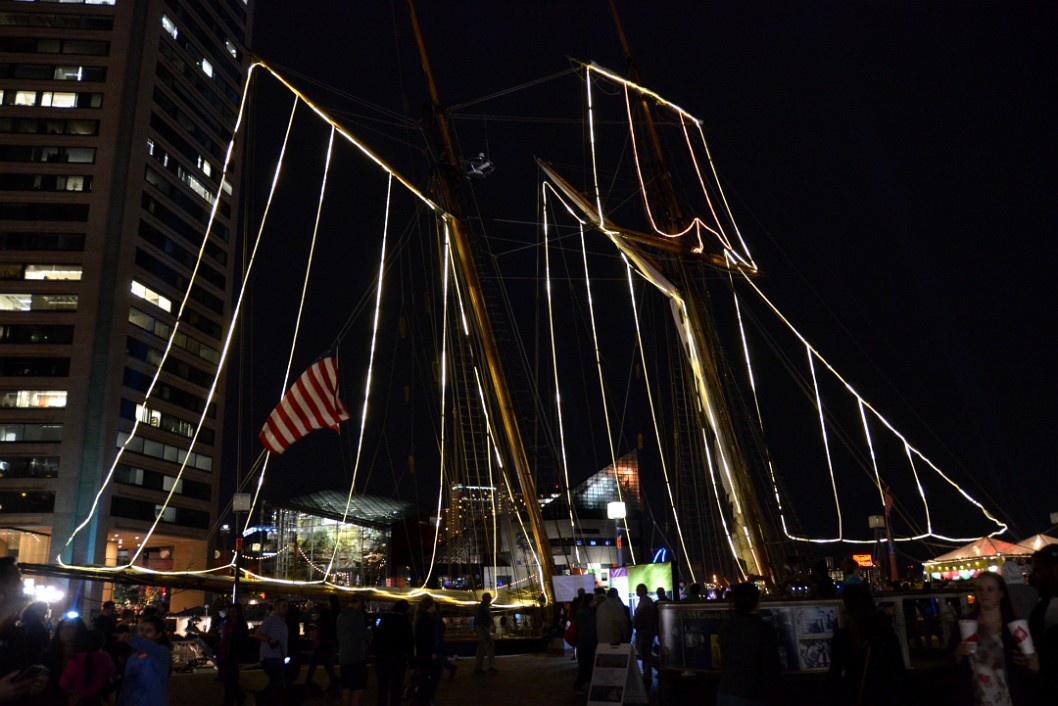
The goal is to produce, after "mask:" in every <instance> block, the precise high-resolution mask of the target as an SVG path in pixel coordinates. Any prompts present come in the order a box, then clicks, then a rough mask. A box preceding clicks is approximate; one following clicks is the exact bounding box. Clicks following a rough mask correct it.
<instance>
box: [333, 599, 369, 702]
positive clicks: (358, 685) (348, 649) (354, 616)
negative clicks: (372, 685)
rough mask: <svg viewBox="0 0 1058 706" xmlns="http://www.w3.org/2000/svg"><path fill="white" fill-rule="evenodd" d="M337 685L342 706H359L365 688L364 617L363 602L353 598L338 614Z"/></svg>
mask: <svg viewBox="0 0 1058 706" xmlns="http://www.w3.org/2000/svg"><path fill="white" fill-rule="evenodd" d="M336 628H337V634H338V669H339V671H340V674H339V686H340V687H341V690H342V706H360V698H361V697H362V696H363V695H364V690H365V689H367V616H366V615H365V614H364V600H363V598H361V597H360V596H356V595H354V596H353V597H352V599H350V601H349V605H348V606H347V607H346V608H345V610H343V611H342V612H341V613H339V614H338V624H337V626H336Z"/></svg>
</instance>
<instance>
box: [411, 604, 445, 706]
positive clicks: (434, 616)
mask: <svg viewBox="0 0 1058 706" xmlns="http://www.w3.org/2000/svg"><path fill="white" fill-rule="evenodd" d="M441 649H442V644H441V617H440V616H439V615H438V613H437V604H436V603H434V600H433V598H431V597H430V596H423V598H422V600H420V601H419V611H418V617H416V619H415V703H416V704H417V705H418V706H430V702H431V701H432V700H433V693H434V691H435V690H436V689H437V683H438V682H439V681H440V680H441Z"/></svg>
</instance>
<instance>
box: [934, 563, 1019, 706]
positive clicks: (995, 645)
mask: <svg viewBox="0 0 1058 706" xmlns="http://www.w3.org/2000/svg"><path fill="white" fill-rule="evenodd" d="M974 596H975V599H974V611H973V612H972V613H971V614H970V615H969V617H968V619H967V620H960V621H959V636H958V637H957V638H956V637H954V636H953V645H952V648H953V649H952V656H953V658H954V660H955V663H956V665H957V668H958V669H959V672H960V674H961V676H962V677H963V678H962V679H960V680H959V681H960V693H961V695H962V699H961V703H964V704H974V706H1019V705H1020V704H1022V703H1025V697H1026V694H1025V682H1026V680H1027V678H1028V676H1029V674H1030V673H1035V672H1036V671H1038V670H1039V668H1040V663H1039V659H1038V658H1037V657H1036V654H1035V653H1034V652H1032V644H1031V640H1029V641H1028V642H1022V641H1020V640H1017V641H1016V638H1015V635H1016V636H1017V637H1018V638H1021V637H1023V634H1024V630H1021V629H1019V628H1020V627H1021V625H1022V624H1023V622H1024V621H1018V620H1017V615H1016V614H1015V612H1014V606H1013V605H1012V604H1011V602H1010V595H1009V594H1008V592H1007V585H1006V582H1005V581H1004V580H1003V577H1002V576H1000V575H999V574H994V573H991V572H984V573H981V574H980V575H979V576H978V577H977V579H976V580H975V584H974ZM1012 624H1013V625H1012ZM954 640H958V641H957V642H954Z"/></svg>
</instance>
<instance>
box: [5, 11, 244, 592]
mask: <svg viewBox="0 0 1058 706" xmlns="http://www.w3.org/2000/svg"><path fill="white" fill-rule="evenodd" d="M252 11H253V7H252V3H250V2H249V0H215V1H214V2H206V1H205V0H164V1H162V0H158V1H157V2H139V1H134V0H81V1H77V0H62V1H61V2H54V1H51V2H45V1H43V0H40V1H37V2H6V1H0V162H2V164H0V476H2V477H0V527H15V526H17V527H24V528H27V529H29V530H32V531H33V532H36V533H39V534H33V535H17V534H15V533H13V532H10V531H6V532H0V555H2V554H17V555H19V556H20V557H21V558H22V559H23V560H24V561H42V560H43V559H44V558H49V559H52V560H53V559H54V557H55V556H56V555H57V554H59V553H60V551H61V552H63V557H64V560H66V561H68V562H71V563H77V564H93V563H94V564H103V563H108V564H114V563H115V562H117V561H120V557H121V556H125V555H127V552H128V551H129V550H130V549H132V548H134V547H135V546H136V545H137V543H138V538H139V537H140V536H142V535H143V534H144V530H146V529H147V528H148V527H149V526H150V525H151V523H152V522H153V521H154V520H155V518H156V517H157V516H158V515H159V514H161V515H162V517H161V523H160V526H159V529H158V532H157V533H156V534H155V536H154V537H153V539H152V541H151V543H150V545H149V546H148V547H147V549H146V551H145V552H144V553H143V554H142V555H141V557H140V563H143V564H145V565H150V566H157V567H172V568H180V569H185V568H186V569H193V568H202V567H204V566H205V562H206V558H207V557H206V535H207V533H208V531H209V528H210V526H211V525H212V523H213V521H214V519H215V515H216V505H217V494H218V476H219V473H220V469H221V467H222V458H221V454H220V445H221V439H222V437H223V426H222V420H223V418H224V402H223V394H222V393H223V379H222V380H221V383H220V385H221V386H220V388H219V390H218V391H219V393H220V394H218V395H217V396H216V397H215V398H214V399H215V402H214V403H212V404H211V405H209V407H208V409H207V413H206V418H205V423H204V425H203V428H202V431H201V433H200V435H199V437H198V441H197V443H196V444H195V447H194V449H193V450H192V451H191V453H190V454H189V453H188V448H189V445H190V440H191V439H190V437H191V436H192V435H193V434H194V430H195V427H196V425H197V422H198V418H199V416H200V415H201V414H202V412H203V409H204V408H206V403H205V398H206V396H207V394H208V390H209V387H210V385H211V383H212V380H213V377H214V374H215V371H216V366H217V364H218V361H219V356H220V349H221V343H222V338H221V336H222V334H223V332H224V331H225V330H226V329H227V327H228V323H229V320H230V316H231V309H232V304H231V299H232V297H231V293H232V289H233V286H234V284H235V282H234V280H235V274H236V272H235V264H236V262H235V261H236V259H237V258H236V257H235V243H236V239H237V237H238V228H237V223H236V221H235V215H236V204H237V201H238V180H239V176H240V175H239V170H238V168H237V166H238V164H239V162H238V155H236V156H235V158H234V159H233V162H232V164H233V165H235V166H234V167H233V168H231V169H230V173H229V177H228V180H229V183H233V184H235V186H234V187H232V186H226V187H224V188H222V186H221V180H220V177H221V171H222V168H223V164H224V161H225V153H226V150H227V147H228V143H229V140H230V137H231V132H232V129H233V127H234V124H235V119H236V114H237V112H238V110H239V102H240V97H241V94H242V86H243V81H244V77H245V70H246V67H247V65H248V51H247V46H248V44H249V41H250V37H249V28H250V25H251V20H252ZM218 194H219V203H215V202H216V201H217V199H218ZM214 211H215V217H214V221H213V225H212V228H211V236H210V238H209V240H208V242H207V243H206V244H205V246H204V248H202V251H201V255H200V247H201V246H202V237H203V233H205V231H206V228H207V223H208V222H209V221H210V218H211V213H213V212H214ZM200 257H201V262H199V258H200ZM196 264H197V265H198V268H197V269H198V271H197V275H196V279H195V285H194V287H192V289H191V292H190V298H189V300H188V302H187V306H186V309H185V311H184V314H183V318H182V322H181V324H180V328H179V333H180V334H182V335H178V336H177V337H176V338H175V339H174V343H173V347H172V349H171V351H170V353H169V358H168V360H167V362H166V363H165V366H164V372H163V374H162V375H161V376H160V378H159V379H158V381H157V384H156V386H155V389H154V393H153V394H152V396H151V399H150V402H149V403H148V404H147V405H146V406H145V405H144V404H143V401H144V397H145V392H146V391H147V389H148V386H149V385H150V384H151V382H152V378H153V377H154V374H155V371H156V366H157V365H158V363H159V361H160V360H161V356H162V354H163V351H164V349H165V347H166V343H167V341H168V339H169V335H170V332H171V331H172V329H173V327H174V324H175V322H176V315H177V313H178V311H179V309H180V306H181V301H182V299H183V297H184V293H185V291H186V290H187V287H188V283H189V280H190V278H191V276H192V272H193V270H194V269H195V267H196ZM137 418H139V419H140V420H141V422H142V424H141V425H140V428H139V430H138V432H137V437H138V438H135V439H134V440H133V443H132V445H130V446H129V448H128V449H127V451H126V453H125V455H124V457H123V458H122V459H121V462H120V464H118V465H117V467H116V468H115V469H114V476H113V482H112V483H111V484H110V485H109V487H108V489H107V491H106V492H105V493H104V495H103V496H102V497H100V498H99V501H100V502H99V505H98V509H97V511H96V512H94V513H93V512H91V509H92V507H93V501H94V499H95V495H96V492H97V490H98V489H99V488H100V487H101V486H102V484H103V480H104V479H105V478H106V476H107V474H108V473H109V471H110V466H111V464H112V462H113V460H114V458H115V453H116V448H117V446H118V445H119V444H121V443H122V442H123V441H124V440H125V439H126V438H127V435H128V433H129V431H130V430H131V428H132V426H133V423H134V421H135V420H136V419H137ZM185 459H187V460H188V463H187V469H186V471H185V474H184V478H183V479H182V480H181V481H179V482H177V481H176V480H175V475H176V473H177V472H178V470H179V468H180V465H181V462H182V461H184V460H185ZM174 487H175V493H174V496H173V500H172V501H171V503H170V504H169V507H168V508H166V509H165V510H164V511H163V509H162V504H163V502H164V499H165V497H166V495H167V494H168V493H169V491H170V490H173V489H174ZM89 516H91V519H90V520H89V522H88V523H87V524H86V525H85V527H84V529H83V530H82V531H81V532H80V534H78V536H77V539H76V541H75V542H74V543H73V544H72V545H71V546H69V547H67V548H65V549H64V547H63V545H62V542H65V539H66V538H67V537H68V536H70V534H71V531H72V530H73V528H74V527H75V526H76V525H77V524H79V523H80V522H81V521H82V520H84V519H85V518H88V517H89ZM48 535H50V539H51V541H50V543H49V544H50V546H42V542H47V540H48V538H49V537H48ZM31 550H32V551H31ZM93 590H94V588H93ZM182 595H183V596H185V598H186V600H187V601H190V602H197V601H198V600H199V599H200V594H197V595H196V594H195V592H187V593H185V594H182ZM173 607H174V608H178V607H179V606H178V605H175V604H174V606H173Z"/></svg>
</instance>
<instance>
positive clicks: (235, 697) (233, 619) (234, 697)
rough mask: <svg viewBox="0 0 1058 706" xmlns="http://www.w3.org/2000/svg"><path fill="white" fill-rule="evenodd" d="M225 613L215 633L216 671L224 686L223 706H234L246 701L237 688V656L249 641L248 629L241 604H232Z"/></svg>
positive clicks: (241, 691)
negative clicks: (216, 638) (216, 635)
mask: <svg viewBox="0 0 1058 706" xmlns="http://www.w3.org/2000/svg"><path fill="white" fill-rule="evenodd" d="M225 612H226V613H227V614H226V615H225V616H224V620H223V622H221V623H220V628H219V630H218V632H217V634H218V640H219V641H218V643H217V671H218V672H219V676H220V680H221V682H222V683H223V684H224V706H235V704H241V703H242V702H243V701H244V700H245V699H246V693H245V692H243V690H242V687H241V686H239V655H241V654H242V651H243V649H245V647H246V643H247V641H248V640H249V639H250V629H249V627H247V625H246V616H245V615H244V614H243V609H242V603H232V604H231V605H229V606H228V607H227V609H226V611H225Z"/></svg>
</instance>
